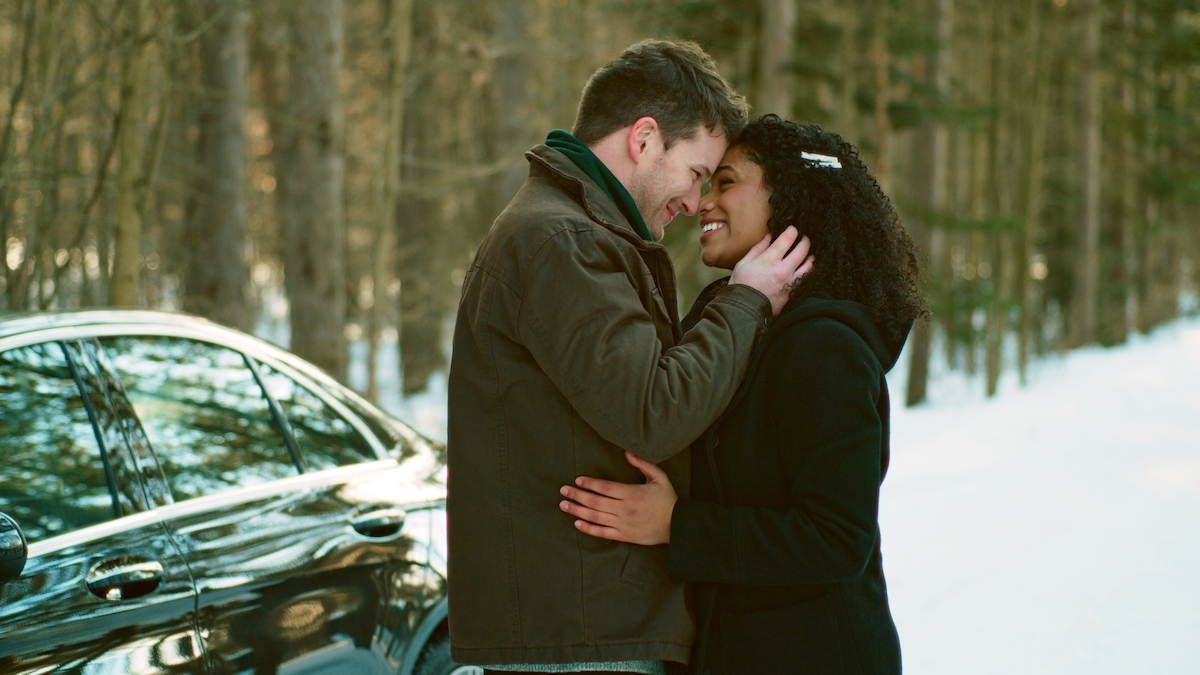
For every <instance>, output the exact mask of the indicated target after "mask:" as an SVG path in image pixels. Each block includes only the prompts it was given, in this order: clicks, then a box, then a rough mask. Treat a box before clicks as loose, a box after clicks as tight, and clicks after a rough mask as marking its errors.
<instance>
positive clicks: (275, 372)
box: [0, 311, 449, 675]
mask: <svg viewBox="0 0 1200 675" xmlns="http://www.w3.org/2000/svg"><path fill="white" fill-rule="evenodd" d="M22 350H23V351H22ZM31 350H32V351H31ZM47 355H48V356H47ZM8 357H11V359H15V360H11V359H10V361H11V363H12V364H14V365H13V366H12V367H10V368H9V369H8V370H4V359H5V358H8ZM47 358H50V359H51V360H53V359H57V361H54V363H53V364H50V365H52V366H54V367H53V368H49V369H47V368H48V366H45V365H39V364H46V363H49V362H47V361H46V359H47ZM22 359H24V361H22ZM38 359H41V360H40V361H39V360H38ZM26 363H33V364H34V365H35V366H36V368H39V369H40V370H29V368H28V367H27V366H26V365H25V364H26ZM55 368H57V370H55ZM29 373H34V374H32V375H29ZM38 373H40V374H38ZM47 377H49V378H57V379H52V383H53V386H50V385H48V384H39V383H38V382H39V381H38V378H42V379H43V380H44V379H45V378H47ZM38 392H41V393H40V394H39V393H38ZM256 397H258V398H256ZM0 398H3V399H4V401H5V402H6V406H7V405H9V403H11V404H12V405H13V406H14V407H12V408H11V410H14V411H15V410H21V411H23V412H22V413H21V415H20V416H11V415H8V414H7V410H6V415H5V424H7V425H8V426H10V427H12V429H10V430H9V431H11V432H12V433H11V435H10V438H13V439H23V440H21V443H22V444H23V446H22V447H24V448H27V450H25V451H24V452H26V454H27V455H28V453H29V452H32V450H28V448H34V449H36V448H39V447H43V448H44V449H45V450H44V451H45V452H51V453H56V454H54V455H53V456H54V457H56V458H58V459H57V460H56V461H54V462H49V463H47V462H42V461H40V460H38V459H37V456H36V455H28V459H25V460H22V461H23V462H24V463H23V464H20V465H19V466H21V467H26V468H21V469H18V468H12V467H14V466H18V465H14V464H10V465H9V468H8V469H4V468H0V472H4V471H8V473H0V478H4V479H5V480H4V481H0V483H3V485H0V511H5V512H7V511H13V512H14V513H13V514H10V515H13V517H14V520H15V521H16V522H17V524H18V526H21V527H22V528H23V529H26V525H25V524H28V527H27V532H28V533H31V538H30V545H29V552H28V560H27V561H26V565H25V569H24V571H22V572H21V573H20V575H19V576H17V577H16V578H14V579H12V580H10V581H8V582H7V583H2V584H0V675H3V674H5V673H35V672H37V673H43V672H52V671H53V672H81V673H105V674H107V673H241V672H256V673H258V672H263V673H268V672H275V673H403V674H404V675H407V674H408V673H410V672H412V670H413V667H414V666H415V665H416V663H417V662H418V661H419V659H420V655H421V653H422V650H423V649H424V648H425V647H426V645H427V644H432V642H431V640H433V641H435V640H436V639H437V636H439V635H442V636H444V634H445V630H446V627H445V597H446V581H445V511H444V500H445V450H444V448H441V447H440V446H437V445H436V444H433V443H431V442H429V441H427V440H425V439H423V438H421V437H420V436H419V435H417V434H415V433H414V432H413V431H412V430H411V429H409V428H408V427H406V426H404V425H403V424H402V423H400V422H398V421H396V420H394V419H392V418H390V417H389V416H388V415H386V414H385V413H382V412H381V411H379V410H378V409H376V408H374V407H373V406H371V405H370V404H369V403H366V402H365V401H363V400H362V399H360V398H358V397H357V396H356V395H354V394H353V393H352V392H349V391H348V390H345V389H344V388H342V387H341V386H340V385H338V384H337V383H335V382H333V381H332V380H330V379H329V378H328V377H327V376H325V375H324V374H322V373H320V372H319V371H317V370H316V369H315V368H313V367H312V366H310V365H308V364H306V363H305V362H303V361H301V360H299V359H297V358H296V357H294V356H292V355H290V354H287V353H286V352H283V351H282V350H279V349H277V348H275V347H272V346H270V345H267V344H266V343H263V342H261V341H258V340H256V339H254V338H251V337H249V336H246V335H243V334H241V333H237V332H235V331H229V330H226V329H223V328H219V327H217V326H214V325H212V324H209V323H208V322H205V321H201V320H196V319H192V318H189V317H180V316H176V315H167V314H162V313H156V312H111V311H104V312H80V313H68V314H61V315H50V316H39V317H25V318H18V319H6V320H0ZM235 399H236V400H235ZM206 402H207V403H206ZM53 410H57V411H59V412H58V413H55V414H57V415H59V417H60V418H64V419H66V418H69V419H70V423H69V424H57V425H54V423H53V422H51V420H53V419H54V418H53V417H52V416H50V415H49V414H48V412H47V411H53ZM85 411H86V414H85ZM64 416H66V417H64ZM251 417H253V419H251ZM6 429H7V427H6ZM48 433H49V434H50V435H47V434H48ZM53 433H58V434H59V437H61V438H62V439H64V440H62V441H59V442H57V443H58V444H57V445H49V446H45V445H41V446H40V445H39V443H41V442H42V441H41V440H39V439H45V440H52V439H53ZM64 434H65V435H64ZM13 442H16V441H13ZM3 444H4V441H3V440H0V445H3ZM7 447H8V446H3V448H0V449H4V448H7ZM14 447H16V446H14ZM61 449H69V450H70V452H69V453H67V454H66V455H64V454H63V451H62V450H61ZM5 452H6V453H7V452H8V451H7V450H5ZM14 452H15V450H14ZM6 456H7V455H6ZM15 456H16V455H14V457H15ZM22 456H24V455H22ZM64 457H70V458H73V459H72V460H71V461H72V462H73V464H72V463H70V462H68V463H64V462H63V461H60V460H61V459H62V458H64ZM39 462H40V463H39ZM46 467H49V468H46ZM73 467H79V470H78V471H76V470H75V469H74V468H73ZM18 470H20V471H22V472H24V474H29V473H30V472H31V471H32V472H34V473H36V472H37V471H42V475H32V474H31V475H30V476H25V475H24V474H22V475H21V476H18V475H17V474H15V473H13V472H14V471H18ZM81 476H82V477H83V478H82V479H81ZM10 477H11V480H10ZM17 480H23V481H24V482H22V483H21V484H22V485H28V486H35V487H36V486H37V485H48V486H53V485H58V484H63V485H70V486H72V489H73V490H75V492H74V493H72V494H78V495H79V498H78V499H77V500H76V502H75V503H76V504H78V505H79V506H78V508H77V509H76V510H75V511H67V510H64V509H65V508H67V507H68V506H70V505H69V504H61V503H58V502H56V501H55V499H53V498H51V497H50V495H53V494H56V493H57V494H61V491H58V490H54V491H45V492H40V493H39V492H29V490H33V489H34V487H29V488H28V489H27V490H26V492H23V493H12V494H11V495H10V493H9V492H8V487H9V486H12V485H16V484H17V482H15V481H17ZM39 481H40V482H39ZM5 500H8V501H5ZM72 508H75V507H72ZM55 509H58V510H57V511H56V510H55ZM80 509H90V510H80ZM59 513H61V514H64V515H70V517H71V519H65V518H62V517H60V516H59V515H57V514H59ZM447 672H449V671H447Z"/></svg>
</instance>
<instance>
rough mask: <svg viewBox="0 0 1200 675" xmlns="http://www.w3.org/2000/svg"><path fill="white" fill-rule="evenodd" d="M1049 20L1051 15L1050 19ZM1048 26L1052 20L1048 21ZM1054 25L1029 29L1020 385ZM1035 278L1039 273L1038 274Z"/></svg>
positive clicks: (1036, 13)
mask: <svg viewBox="0 0 1200 675" xmlns="http://www.w3.org/2000/svg"><path fill="white" fill-rule="evenodd" d="M1038 3H1039V0H1031V2H1030V4H1031V5H1033V6H1032V7H1030V20H1031V21H1034V22H1040V21H1041V10H1040V9H1039V8H1038ZM1052 16H1053V15H1052ZM1049 21H1050V22H1054V21H1055V19H1054V18H1051V19H1050V20H1049ZM1054 26H1055V24H1054V23H1051V25H1050V26H1048V27H1047V28H1045V29H1041V30H1039V28H1038V23H1034V24H1033V25H1031V26H1030V30H1029V33H1030V38H1031V39H1030V40H1029V42H1028V44H1029V46H1030V47H1031V48H1032V49H1033V51H1032V52H1031V53H1033V54H1034V55H1035V56H1034V58H1033V59H1032V60H1031V61H1029V63H1028V64H1027V67H1026V80H1027V82H1028V83H1029V85H1027V88H1028V89H1031V90H1032V97H1031V102H1032V110H1031V111H1030V114H1029V130H1028V134H1029V135H1028V145H1027V147H1028V151H1027V157H1026V169H1025V178H1026V182H1025V205H1024V214H1023V218H1022V221H1023V224H1022V228H1023V229H1022V241H1021V256H1020V259H1019V261H1018V263H1017V280H1018V281H1017V283H1018V291H1017V292H1018V294H1019V295H1020V300H1021V324H1020V327H1019V328H1018V329H1017V371H1018V374H1019V375H1020V378H1021V384H1022V385H1024V384H1025V383H1026V371H1027V369H1028V365H1029V341H1030V339H1031V337H1032V336H1031V335H1030V333H1031V332H1032V331H1033V330H1034V326H1033V313H1034V293H1033V292H1034V285H1033V279H1032V276H1031V275H1032V273H1033V269H1032V267H1031V265H1032V264H1033V256H1034V249H1035V246H1036V244H1037V235H1038V224H1039V220H1040V218H1041V213H1042V195H1043V192H1044V189H1045V184H1044V177H1045V167H1046V129H1047V127H1048V125H1049V118H1050V74H1051V72H1052V69H1051V68H1050V64H1049V63H1048V62H1047V61H1048V60H1049V58H1048V57H1049V54H1050V50H1049V49H1048V48H1046V46H1045V45H1049V44H1052V42H1051V41H1052V40H1054V39H1055V38H1056V37H1057V36H1058V32H1057V31H1056V30H1054ZM1039 274H1041V272H1040V271H1039Z"/></svg>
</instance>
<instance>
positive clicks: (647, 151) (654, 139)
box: [626, 117, 662, 164]
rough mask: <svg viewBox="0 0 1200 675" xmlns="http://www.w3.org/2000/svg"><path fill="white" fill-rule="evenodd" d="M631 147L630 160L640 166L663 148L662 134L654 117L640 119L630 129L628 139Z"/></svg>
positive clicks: (629, 148)
mask: <svg viewBox="0 0 1200 675" xmlns="http://www.w3.org/2000/svg"><path fill="white" fill-rule="evenodd" d="M626 142H627V143H628V145H629V147H628V150H629V160H630V161H631V162H633V163H634V164H640V163H641V162H642V160H644V159H646V158H647V157H649V156H650V155H653V154H654V153H655V151H656V150H657V149H658V148H659V147H661V146H662V134H661V133H660V130H659V128H658V120H656V119H654V118H653V117H639V118H638V119H637V121H636V122H634V123H633V126H632V127H630V128H629V135H628V136H627V137H626Z"/></svg>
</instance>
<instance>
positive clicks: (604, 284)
mask: <svg viewBox="0 0 1200 675" xmlns="http://www.w3.org/2000/svg"><path fill="white" fill-rule="evenodd" d="M558 237H564V238H566V239H563V240H559V241H555V240H554V239H557V238H558ZM794 238H795V237H794V234H793V236H792V237H791V240H789V241H784V238H783V237H781V238H780V240H779V241H777V242H776V245H777V246H776V247H775V248H774V249H767V248H766V247H763V249H762V250H760V251H759V252H758V255H757V256H756V257H755V258H754V259H752V260H751V264H749V265H748V266H747V267H748V269H747V270H744V271H743V275H742V277H743V279H745V280H749V281H752V282H753V283H757V284H758V285H760V286H763V287H765V288H766V289H767V290H768V291H771V292H770V293H769V294H764V293H762V292H761V291H760V290H758V289H756V288H755V287H754V286H752V285H750V284H749V283H745V282H743V283H736V284H735V283H732V282H731V284H730V285H729V286H728V287H726V288H725V289H724V290H722V291H721V292H720V293H718V295H717V297H716V298H714V300H713V301H712V303H710V304H709V306H708V307H707V308H706V309H705V312H704V315H703V318H702V319H701V320H700V322H699V323H698V324H697V325H696V327H695V328H693V329H692V330H691V331H689V332H688V333H687V334H686V335H685V336H684V339H683V340H682V341H681V342H680V344H678V345H677V346H675V347H672V348H670V349H666V350H664V349H663V345H662V343H661V342H660V341H659V340H658V337H657V332H656V330H655V326H654V321H653V319H652V317H651V316H650V314H649V313H648V312H647V310H646V309H645V307H643V305H642V302H641V300H640V299H639V298H638V295H637V292H636V290H635V288H634V286H633V284H631V283H630V280H629V277H628V274H629V269H628V266H627V265H625V264H624V263H623V258H622V255H621V251H620V250H619V249H618V246H619V245H618V244H617V243H616V242H614V241H613V240H612V239H611V237H610V236H609V235H607V234H606V233H603V232H596V231H582V232H581V231H569V230H568V231H564V232H561V233H559V234H557V235H555V238H554V239H552V240H551V241H548V242H547V244H546V245H545V246H543V247H542V249H541V250H540V251H539V252H538V254H537V255H536V256H535V258H534V260H533V261H532V262H531V264H530V265H529V268H528V271H527V275H526V279H525V285H524V294H523V299H522V305H521V315H520V317H519V321H518V325H519V330H520V331H521V335H522V338H523V339H524V340H523V341H524V343H525V345H526V347H527V348H528V349H529V350H530V352H531V353H532V355H533V358H534V359H535V360H536V361H537V362H538V365H539V366H540V367H541V368H542V370H543V371H545V372H546V373H547V375H548V376H549V377H550V378H551V379H552V380H553V381H554V383H555V385H556V386H557V387H558V388H559V390H560V391H561V392H562V393H563V395H564V396H566V398H567V400H569V401H570V402H571V405H572V406H573V407H574V408H575V410H576V411H577V412H578V413H579V415H580V416H581V417H582V418H583V419H584V420H585V421H586V422H587V423H588V424H589V425H590V426H592V428H594V429H595V430H596V431H597V432H598V433H599V434H600V435H601V436H603V437H604V438H605V439H607V440H609V441H610V442H612V443H614V444H616V445H618V446H620V447H623V448H625V449H628V450H630V451H632V452H634V453H635V454H637V455H638V456H640V457H643V458H645V459H646V460H648V461H651V462H661V461H663V460H665V459H667V458H669V457H671V456H672V455H674V454H676V453H678V452H679V451H680V450H683V449H684V448H685V447H687V445H688V444H689V443H690V442H691V441H692V440H694V439H695V438H696V437H697V436H699V435H700V433H701V432H702V431H703V430H704V429H705V428H706V427H707V426H708V425H709V424H710V423H711V422H712V421H713V420H714V419H716V417H717V415H719V414H720V412H721V411H722V410H723V409H724V408H725V406H726V405H728V403H729V400H730V399H731V397H732V396H733V392H734V391H735V390H736V388H737V386H738V384H739V383H740V382H741V379H742V377H743V376H744V375H745V369H746V365H747V363H748V361H749V357H750V353H751V350H752V348H753V345H754V340H755V338H756V337H757V336H758V334H759V333H760V332H761V331H762V330H764V329H765V327H766V320H767V319H768V318H769V317H770V316H771V315H772V313H773V312H772V305H773V304H774V303H773V302H771V300H774V299H775V298H774V297H771V296H780V295H781V294H786V290H785V289H784V285H785V284H786V283H789V282H790V281H791V280H792V279H793V278H795V277H796V270H797V268H798V267H799V266H800V264H801V262H802V261H803V260H804V256H806V255H807V246H806V245H805V246H797V251H794V252H793V254H792V255H790V256H785V255H784V253H785V252H786V250H787V248H788V247H789V246H790V244H791V241H794ZM788 266H790V267H791V270H790V271H787V270H786V268H787V267H788ZM772 284H773V285H774V288H772ZM780 306H782V303H780Z"/></svg>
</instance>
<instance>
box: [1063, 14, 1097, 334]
mask: <svg viewBox="0 0 1200 675" xmlns="http://www.w3.org/2000/svg"><path fill="white" fill-rule="evenodd" d="M1085 7H1086V9H1085V10H1084V11H1085V13H1084V19H1083V21H1084V25H1083V33H1084V35H1083V54H1082V60H1083V64H1082V65H1083V83H1082V84H1083V115H1082V117H1083V119H1082V120H1080V122H1081V125H1080V126H1082V127H1083V132H1084V137H1083V194H1082V197H1083V218H1082V220H1081V221H1080V224H1079V228H1078V230H1077V233H1078V234H1077V237H1076V242H1075V286H1074V288H1073V289H1072V292H1071V301H1072V305H1073V307H1072V310H1073V311H1072V321H1071V326H1070V330H1069V331H1068V346H1070V347H1078V346H1081V345H1085V344H1089V343H1091V342H1094V341H1095V340H1096V335H1097V330H1096V329H1097V308H1098V305H1099V293H1100V196H1101V195H1100V190H1101V180H1102V176H1101V173H1100V171H1101V166H1100V153H1101V149H1102V148H1101V142H1102V138H1101V125H1102V122H1103V120H1102V119H1101V112H1102V109H1101V105H1102V103H1101V100H1100V96H1101V78H1102V77H1103V71H1102V69H1101V64H1100V19H1101V14H1100V12H1101V5H1100V2H1099V0H1089V1H1088V3H1087V4H1086V5H1085Z"/></svg>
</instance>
